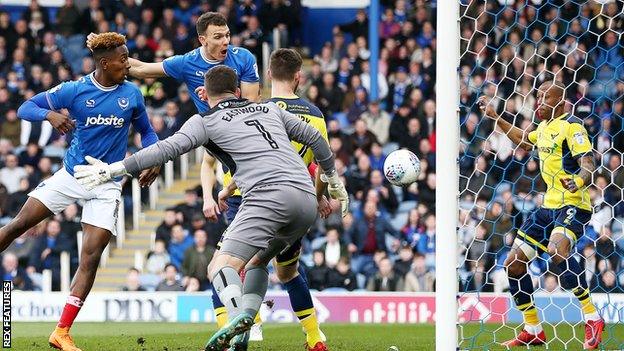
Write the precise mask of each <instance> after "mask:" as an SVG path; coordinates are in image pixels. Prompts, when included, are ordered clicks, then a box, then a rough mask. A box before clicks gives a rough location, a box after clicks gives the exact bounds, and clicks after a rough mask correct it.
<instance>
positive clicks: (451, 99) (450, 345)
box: [435, 0, 459, 351]
mask: <svg viewBox="0 0 624 351" xmlns="http://www.w3.org/2000/svg"><path fill="white" fill-rule="evenodd" d="M436 45H437V54H436V55H437V58H436V119H437V120H436V183H437V186H436V210H435V211H436V240H435V245H436V260H435V263H436V271H435V274H436V296H435V305H436V314H435V319H436V330H435V335H436V350H437V351H451V350H456V348H457V281H458V280H457V218H458V189H459V169H458V164H457V160H458V152H459V114H458V111H459V77H458V69H459V2H458V0H448V1H438V3H437V39H436Z"/></svg>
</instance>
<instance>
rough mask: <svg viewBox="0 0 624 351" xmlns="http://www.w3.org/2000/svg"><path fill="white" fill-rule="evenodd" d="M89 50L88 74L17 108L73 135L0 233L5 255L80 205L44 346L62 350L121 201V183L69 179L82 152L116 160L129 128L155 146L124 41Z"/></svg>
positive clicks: (83, 158)
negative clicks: (77, 237)
mask: <svg viewBox="0 0 624 351" xmlns="http://www.w3.org/2000/svg"><path fill="white" fill-rule="evenodd" d="M91 48H92V50H93V58H94V60H95V64H96V69H95V71H93V72H92V73H91V74H89V75H86V76H84V77H81V78H80V79H78V80H75V81H71V82H64V83H61V84H59V85H57V86H56V87H54V88H52V89H50V90H48V91H46V92H42V93H39V94H37V95H35V96H34V97H32V98H31V99H29V100H28V101H26V102H24V103H23V104H22V106H20V108H19V110H18V116H19V117H20V118H21V119H24V120H28V121H43V120H48V121H49V122H50V123H51V124H52V126H53V127H54V128H55V129H57V130H58V131H59V132H60V133H63V134H65V133H68V132H70V131H72V130H73V138H72V141H71V145H70V146H69V149H68V150H67V154H66V155H65V158H64V160H63V167H62V168H61V169H60V170H59V171H57V172H56V173H55V174H54V175H53V176H52V177H50V178H48V179H45V180H44V181H42V182H41V183H40V184H39V185H38V186H37V188H36V189H35V190H33V191H32V192H30V193H29V194H28V200H27V201H26V203H25V204H24V206H23V207H22V209H21V210H20V212H19V213H18V214H17V216H15V218H13V220H11V222H10V223H9V224H7V225H6V226H4V227H2V228H0V251H4V250H5V249H6V248H7V247H8V246H9V245H10V244H11V242H13V240H15V239H16V238H17V237H19V236H20V235H22V234H23V233H24V232H25V231H26V230H28V229H30V228H31V227H33V226H35V225H36V224H37V223H39V222H41V221H42V220H44V219H46V218H48V217H50V216H52V215H56V214H58V213H60V212H61V211H63V210H64V209H65V208H66V207H67V206H69V205H70V204H72V203H74V202H76V201H78V200H83V201H84V208H83V212H82V227H83V233H84V238H83V241H82V243H83V244H82V251H81V256H80V263H79V266H78V270H77V272H76V275H75V277H74V279H73V281H72V283H71V287H70V289H71V290H70V295H69V297H68V299H67V303H66V304H65V307H64V309H63V313H62V314H61V318H60V320H59V322H58V325H57V327H56V329H55V330H54V332H52V334H51V335H50V338H49V343H50V346H52V347H54V348H57V349H60V350H63V351H80V349H79V348H78V347H76V346H75V344H74V341H73V340H72V337H71V336H70V335H69V329H70V328H71V326H72V324H73V322H74V319H75V318H76V316H77V315H78V312H79V311H80V308H81V307H82V304H83V302H84V300H85V299H86V297H87V295H88V294H89V291H90V290H91V287H92V286H93V281H94V280H95V274H96V272H97V267H98V264H99V262H100V257H101V256H102V252H103V251H104V248H105V247H106V245H108V242H109V241H110V239H111V238H112V236H113V235H114V234H115V228H116V224H117V211H118V207H119V203H120V199H121V183H120V180H121V178H115V179H112V180H111V181H109V182H106V183H104V184H101V185H100V186H98V187H96V188H93V189H86V188H85V187H83V186H82V185H80V184H79V183H78V182H77V181H76V180H75V179H74V177H73V174H74V166H76V165H84V164H87V163H88V162H87V159H88V156H87V155H90V156H94V157H97V158H99V159H103V160H107V162H115V161H120V160H123V158H124V157H125V155H126V149H127V140H128V133H129V130H130V125H131V124H132V126H133V127H134V129H135V130H136V131H138V132H139V133H140V134H141V143H142V144H143V146H144V147H147V146H149V145H152V144H154V143H156V141H158V137H157V136H156V133H155V132H154V130H153V129H152V127H151V125H150V123H149V118H148V116H147V113H146V111H145V104H144V102H143V96H142V95H141V91H140V90H139V88H138V87H137V86H136V85H135V84H132V83H130V82H128V81H126V76H127V75H128V71H129V69H130V64H129V62H128V48H127V47H126V38H125V37H124V36H123V35H120V34H118V33H112V32H110V33H102V34H99V35H97V36H96V37H94V38H93V39H92V42H91ZM61 109H67V110H68V111H69V116H67V115H64V114H61V113H59V112H58V111H59V110H61ZM159 171H160V168H159V167H153V168H151V169H148V170H145V171H144V172H143V173H142V174H141V179H140V181H141V183H143V184H144V185H148V184H149V183H151V182H152V181H153V180H154V179H155V178H156V176H157V175H158V173H159ZM61 250H62V248H61V245H60V244H59V242H58V241H57V242H50V243H49V244H48V248H47V249H46V250H45V251H44V254H45V257H44V254H42V258H41V261H42V262H41V266H45V265H46V264H49V263H48V262H47V261H48V258H50V257H51V256H50V255H51V254H54V253H56V254H58V253H60V251H61ZM53 279H58V278H53Z"/></svg>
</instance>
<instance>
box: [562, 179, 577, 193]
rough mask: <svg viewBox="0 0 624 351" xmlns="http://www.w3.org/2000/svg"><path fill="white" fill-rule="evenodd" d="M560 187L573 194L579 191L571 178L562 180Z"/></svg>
mask: <svg viewBox="0 0 624 351" xmlns="http://www.w3.org/2000/svg"><path fill="white" fill-rule="evenodd" d="M561 185H563V187H564V188H566V189H567V190H568V191H569V192H571V193H575V192H577V191H578V190H579V186H578V184H576V182H575V181H574V179H572V178H562V179H561Z"/></svg>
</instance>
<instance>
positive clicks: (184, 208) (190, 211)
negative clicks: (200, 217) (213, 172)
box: [175, 189, 202, 228]
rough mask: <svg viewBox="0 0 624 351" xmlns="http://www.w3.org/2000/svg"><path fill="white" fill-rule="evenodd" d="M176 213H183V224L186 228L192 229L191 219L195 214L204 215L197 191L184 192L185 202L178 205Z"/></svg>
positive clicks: (187, 190)
mask: <svg viewBox="0 0 624 351" xmlns="http://www.w3.org/2000/svg"><path fill="white" fill-rule="evenodd" d="M175 211H176V212H180V213H182V217H183V219H182V223H183V224H184V227H186V228H188V227H190V225H191V219H192V218H193V216H194V215H195V214H202V204H201V203H200V202H199V198H198V196H197V192H196V191H195V189H186V190H185V191H184V202H183V203H180V204H178V205H177V206H176V207H175Z"/></svg>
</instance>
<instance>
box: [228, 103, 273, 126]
mask: <svg viewBox="0 0 624 351" xmlns="http://www.w3.org/2000/svg"><path fill="white" fill-rule="evenodd" d="M253 112H262V113H269V108H268V107H266V106H262V105H251V106H249V107H242V108H235V109H233V110H230V111H228V112H226V113H225V115H224V116H223V117H221V119H222V120H224V121H227V122H230V121H232V117H236V116H238V115H241V114H245V113H253Z"/></svg>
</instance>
